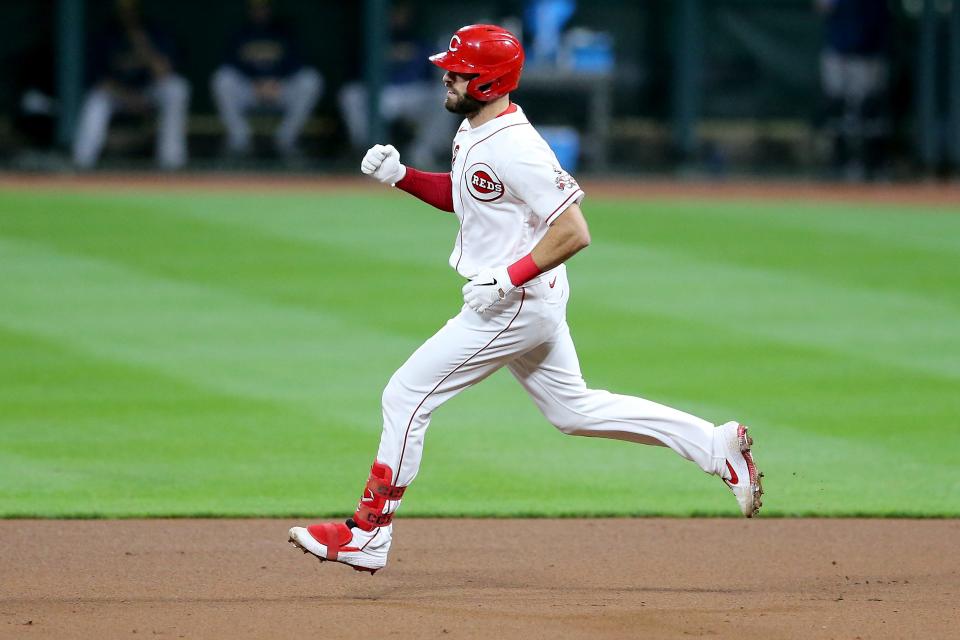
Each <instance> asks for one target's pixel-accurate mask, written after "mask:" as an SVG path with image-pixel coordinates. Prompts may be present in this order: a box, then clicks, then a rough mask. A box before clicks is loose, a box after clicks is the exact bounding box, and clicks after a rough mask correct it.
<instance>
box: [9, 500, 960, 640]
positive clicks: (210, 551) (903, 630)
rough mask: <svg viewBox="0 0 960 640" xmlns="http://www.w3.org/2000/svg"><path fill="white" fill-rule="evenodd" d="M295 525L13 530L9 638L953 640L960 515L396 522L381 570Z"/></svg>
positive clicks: (79, 525)
mask: <svg viewBox="0 0 960 640" xmlns="http://www.w3.org/2000/svg"><path fill="white" fill-rule="evenodd" d="M294 523H295V522H294V521H292V520H149V521H142V520H141V521H133V520H126V521H51V520H46V521H38V520H10V521H0V540H2V541H3V544H2V550H0V554H2V555H0V559H2V562H0V637H4V638H60V639H63V638H124V637H125V638H136V637H143V636H150V637H153V636H160V637H167V638H291V637H300V638H303V637H314V638H323V639H324V640H329V639H333V638H351V639H354V640H355V639H357V638H367V637H371V638H491V637H498V638H552V639H553V638H676V637H691V636H694V637H696V636H709V637H713V638H851V639H853V638H908V637H924V638H949V637H957V636H956V633H957V628H958V626H957V624H958V621H960V604H958V603H960V521H958V520H779V519H769V520H764V519H762V518H761V519H758V520H754V521H741V520H721V519H706V520H697V519H690V520H672V519H596V520H418V519H409V520H402V521H399V523H398V525H397V530H396V537H395V540H394V548H393V551H392V554H391V560H390V564H389V565H388V566H387V568H386V569H384V570H383V571H381V572H379V573H378V574H377V575H375V576H370V575H368V574H365V573H358V572H354V571H353V570H351V569H350V568H348V567H345V566H342V565H336V564H332V563H324V564H321V563H319V562H318V561H317V560H316V559H314V558H313V557H312V556H306V555H303V554H302V553H300V552H299V551H297V550H296V549H294V548H293V546H291V545H290V544H289V543H288V542H287V538H286V531H287V528H288V527H289V526H290V525H291V524H294Z"/></svg>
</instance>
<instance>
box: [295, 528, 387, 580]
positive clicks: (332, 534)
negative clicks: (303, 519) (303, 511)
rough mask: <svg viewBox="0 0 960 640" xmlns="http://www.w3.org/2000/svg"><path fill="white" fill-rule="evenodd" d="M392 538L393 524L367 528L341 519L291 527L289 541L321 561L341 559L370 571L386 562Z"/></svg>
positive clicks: (375, 570)
mask: <svg viewBox="0 0 960 640" xmlns="http://www.w3.org/2000/svg"><path fill="white" fill-rule="evenodd" d="M392 538H393V525H388V526H386V527H377V528H375V529H373V530H372V531H364V530H363V529H361V528H360V527H350V526H347V525H346V524H344V523H342V522H337V523H333V522H328V523H325V524H314V525H310V526H309V527H293V528H291V529H290V542H292V543H293V544H294V545H295V546H296V547H298V548H299V549H302V550H303V552H304V553H311V554H313V555H315V556H316V557H318V558H320V562H326V561H327V560H329V561H331V562H340V563H343V564H345V565H348V566H350V567H353V568H354V569H355V570H357V571H369V572H370V573H371V574H373V573H376V572H377V571H379V570H380V569H383V568H384V567H385V566H386V565H387V553H388V552H389V551H390V542H391V541H392Z"/></svg>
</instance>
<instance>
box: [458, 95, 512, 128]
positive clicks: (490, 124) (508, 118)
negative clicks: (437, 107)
mask: <svg viewBox="0 0 960 640" xmlns="http://www.w3.org/2000/svg"><path fill="white" fill-rule="evenodd" d="M526 121H527V118H526V116H525V115H524V114H523V109H521V108H520V105H518V104H517V103H516V102H511V103H510V105H509V106H508V107H507V108H506V109H504V110H503V111H502V112H501V113H500V115H498V116H497V117H496V118H494V119H493V120H489V121H487V122H484V123H483V124H482V125H480V126H479V127H476V128H474V129H471V128H470V123H469V122H467V121H466V120H464V121H463V125H462V126H461V129H464V130H465V131H467V132H469V133H471V134H477V133H483V134H487V133H493V132H494V131H497V130H498V129H502V128H503V127H506V126H509V125H511V124H518V123H523V122H526Z"/></svg>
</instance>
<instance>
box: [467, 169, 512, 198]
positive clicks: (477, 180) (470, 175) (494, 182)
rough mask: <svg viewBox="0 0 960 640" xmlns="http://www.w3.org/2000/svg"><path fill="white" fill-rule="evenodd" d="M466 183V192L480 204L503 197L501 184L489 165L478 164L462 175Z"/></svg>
mask: <svg viewBox="0 0 960 640" xmlns="http://www.w3.org/2000/svg"><path fill="white" fill-rule="evenodd" d="M463 175H464V180H466V181H467V191H469V192H470V195H471V196H473V197H474V198H476V199H477V200H480V201H481V202H493V201H494V200H497V199H498V198H501V197H503V182H502V181H501V180H500V178H498V177H497V174H496V173H494V172H493V169H491V168H490V165H488V164H485V163H483V162H478V163H476V164H474V165H472V166H471V167H470V168H469V169H467V170H466V172H465V173H464V174H463Z"/></svg>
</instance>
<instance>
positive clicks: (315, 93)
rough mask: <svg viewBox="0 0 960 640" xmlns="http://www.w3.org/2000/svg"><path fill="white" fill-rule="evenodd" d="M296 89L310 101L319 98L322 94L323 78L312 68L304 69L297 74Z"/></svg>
mask: <svg viewBox="0 0 960 640" xmlns="http://www.w3.org/2000/svg"><path fill="white" fill-rule="evenodd" d="M296 83H297V87H298V88H299V90H300V91H301V92H302V93H303V95H306V96H309V97H310V99H311V100H315V99H317V98H319V97H320V94H321V93H322V92H323V76H321V75H320V72H319V71H317V70H316V69H314V68H313V67H306V68H305V69H301V70H300V71H299V72H298V73H297V78H296Z"/></svg>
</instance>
